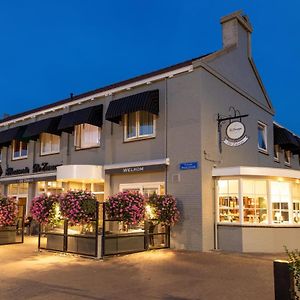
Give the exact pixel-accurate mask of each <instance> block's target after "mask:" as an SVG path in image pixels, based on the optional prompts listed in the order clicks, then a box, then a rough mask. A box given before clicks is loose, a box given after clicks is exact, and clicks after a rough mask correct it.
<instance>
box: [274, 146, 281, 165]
mask: <svg viewBox="0 0 300 300" xmlns="http://www.w3.org/2000/svg"><path fill="white" fill-rule="evenodd" d="M279 156H280V149H279V145H274V161H276V162H279V161H280V157H279Z"/></svg>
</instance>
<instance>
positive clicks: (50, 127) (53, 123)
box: [23, 116, 61, 140]
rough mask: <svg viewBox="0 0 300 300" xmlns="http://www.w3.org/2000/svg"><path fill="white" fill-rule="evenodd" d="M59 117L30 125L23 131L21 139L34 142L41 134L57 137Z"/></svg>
mask: <svg viewBox="0 0 300 300" xmlns="http://www.w3.org/2000/svg"><path fill="white" fill-rule="evenodd" d="M60 119H61V116H59V117H54V118H48V119H44V120H40V121H37V122H34V123H31V124H29V125H28V126H27V128H26V130H25V131H24V134H23V138H26V139H32V140H36V139H38V137H39V135H40V134H41V133H42V132H45V133H51V134H56V135H59V134H60V131H59V130H58V128H57V127H58V124H59V122H60Z"/></svg>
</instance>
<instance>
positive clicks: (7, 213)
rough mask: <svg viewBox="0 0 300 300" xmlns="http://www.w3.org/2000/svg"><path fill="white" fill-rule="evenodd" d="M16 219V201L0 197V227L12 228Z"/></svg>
mask: <svg viewBox="0 0 300 300" xmlns="http://www.w3.org/2000/svg"><path fill="white" fill-rule="evenodd" d="M17 217H18V205H17V200H16V199H14V198H10V197H4V196H0V227H5V226H13V225H15V224H16V220H17Z"/></svg>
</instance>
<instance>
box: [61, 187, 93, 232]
mask: <svg viewBox="0 0 300 300" xmlns="http://www.w3.org/2000/svg"><path fill="white" fill-rule="evenodd" d="M59 202H60V211H61V215H62V217H63V218H66V219H67V220H68V222H69V224H70V225H71V226H74V225H79V224H87V223H90V222H91V220H92V219H95V217H96V202H97V199H96V197H95V195H94V194H92V193H91V192H88V191H83V190H77V191H68V192H67V193H65V194H62V195H61V196H60V201H59Z"/></svg>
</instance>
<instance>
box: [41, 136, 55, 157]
mask: <svg viewBox="0 0 300 300" xmlns="http://www.w3.org/2000/svg"><path fill="white" fill-rule="evenodd" d="M40 138H41V155H47V154H53V153H59V151H60V136H58V135H55V134H50V133H42V134H41V137H40Z"/></svg>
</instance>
